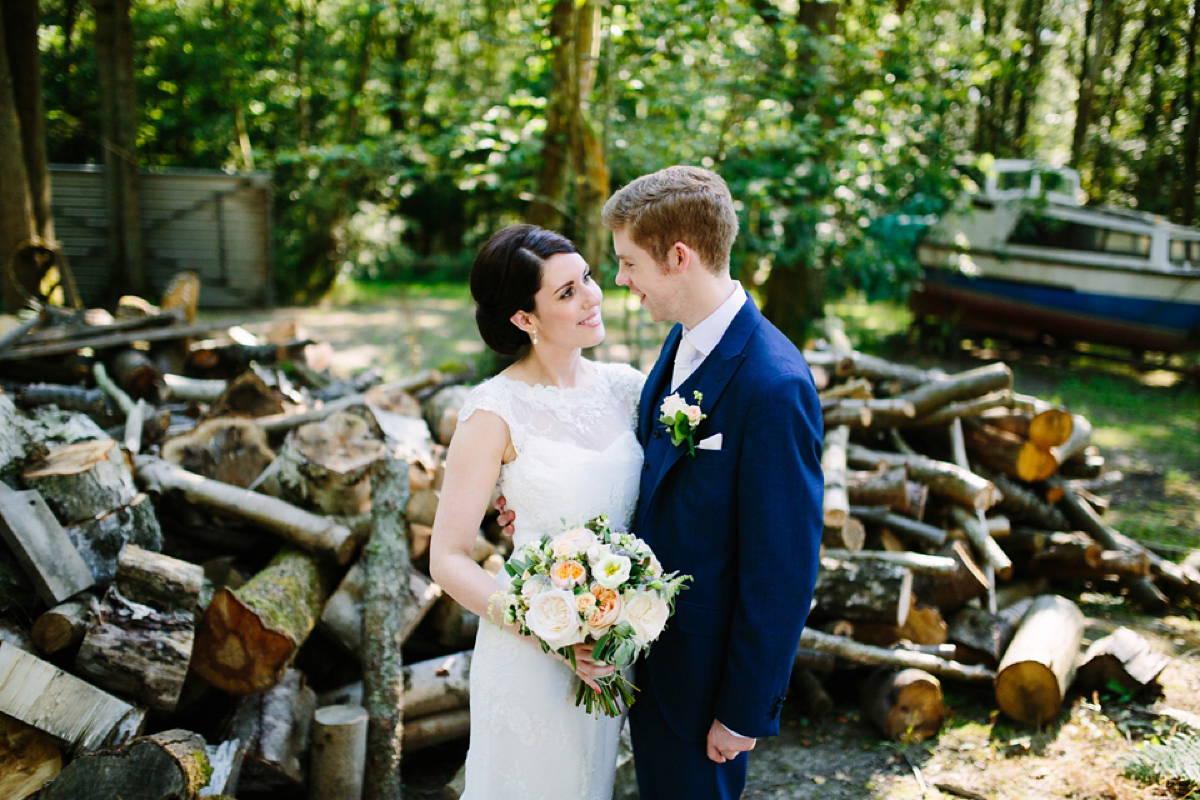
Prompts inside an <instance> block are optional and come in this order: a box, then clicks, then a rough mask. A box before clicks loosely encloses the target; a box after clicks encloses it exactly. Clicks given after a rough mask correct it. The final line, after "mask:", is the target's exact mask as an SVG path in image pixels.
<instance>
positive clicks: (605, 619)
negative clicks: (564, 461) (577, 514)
mask: <svg viewBox="0 0 1200 800" xmlns="http://www.w3.org/2000/svg"><path fill="white" fill-rule="evenodd" d="M505 569H506V570H507V572H508V575H509V583H508V587H507V589H506V590H505V591H503V592H501V593H499V596H498V598H497V602H499V603H501V604H502V605H503V612H504V621H505V622H506V623H507V624H510V625H511V624H515V625H518V626H519V627H520V630H521V633H523V634H530V635H532V636H533V637H534V638H535V639H536V640H537V641H538V643H539V644H541V646H542V649H543V650H545V651H546V652H550V651H551V650H553V651H555V652H557V653H559V654H560V655H562V656H563V657H564V658H566V659H567V660H568V661H570V663H571V666H572V667H575V651H574V649H572V647H571V645H573V644H579V643H584V644H593V650H592V655H593V658H595V660H596V661H599V662H603V663H605V664H611V665H612V666H613V667H615V668H616V669H615V671H614V672H613V673H612V674H611V675H608V676H605V677H603V678H598V679H597V680H596V682H597V683H598V684H599V685H600V691H599V692H593V691H592V690H591V689H590V688H589V687H588V686H587V685H586V684H584V683H583V682H580V684H579V690H578V691H577V692H576V695H575V705H583V706H584V708H586V709H587V710H588V711H589V712H591V713H593V714H595V713H597V712H598V711H602V712H604V713H605V714H607V715H608V716H611V717H615V716H618V715H619V714H620V713H621V709H622V706H624V707H625V708H628V707H629V706H630V705H632V704H633V699H634V698H633V692H634V691H635V690H636V687H635V686H633V685H632V684H631V683H629V681H628V680H626V679H625V678H624V676H622V675H621V670H622V669H624V668H626V667H628V666H630V665H631V664H633V662H634V660H636V659H637V657H638V655H639V654H640V653H641V652H642V651H644V650H646V649H647V648H648V647H649V646H650V643H651V642H653V641H654V640H655V639H657V638H658V635H659V634H660V633H662V631H663V628H665V627H666V624H667V619H668V618H669V617H670V616H671V612H672V611H673V610H674V607H675V595H677V594H678V593H679V592H680V590H681V589H683V588H685V587H684V585H683V584H684V583H686V582H687V581H689V580H691V576H690V575H679V574H678V573H674V572H673V573H670V574H667V575H664V574H663V570H662V565H661V564H659V563H658V559H657V558H655V557H654V553H652V552H650V548H649V546H647V544H646V543H645V542H643V541H642V540H641V539H639V538H638V537H636V536H634V535H633V534H632V533H629V532H628V531H626V530H623V529H621V528H618V527H614V526H611V525H609V521H608V517H606V516H603V515H601V516H599V517H596V518H595V519H593V520H591V521H589V522H587V523H586V524H584V526H583V527H580V528H572V529H570V530H567V531H563V532H562V533H559V534H557V535H555V536H549V535H547V536H543V537H542V538H541V539H540V540H538V541H535V542H529V543H526V544H524V545H522V546H521V547H519V548H517V550H516V552H514V553H513V555H512V558H510V559H509V561H508V563H507V564H506V565H505Z"/></svg>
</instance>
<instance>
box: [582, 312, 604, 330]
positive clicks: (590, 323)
mask: <svg viewBox="0 0 1200 800" xmlns="http://www.w3.org/2000/svg"><path fill="white" fill-rule="evenodd" d="M578 324H580V325H582V326H584V327H585V328H595V327H598V326H599V325H601V324H603V320H602V319H601V318H600V312H599V311H597V312H596V313H595V314H592V315H591V316H590V317H588V318H587V319H585V320H583V321H582V322H580V323H578Z"/></svg>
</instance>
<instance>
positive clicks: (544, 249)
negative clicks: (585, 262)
mask: <svg viewBox="0 0 1200 800" xmlns="http://www.w3.org/2000/svg"><path fill="white" fill-rule="evenodd" d="M576 252H578V251H577V250H576V249H575V245H573V244H571V240H570V239H568V238H567V237H565V236H563V235H562V234H558V233H555V232H554V231H548V230H546V229H545V228H539V227H538V226H536V225H510V226H508V227H507V228H502V229H501V230H498V231H496V232H495V233H493V234H492V236H491V238H490V239H488V240H487V243H485V244H484V245H483V247H482V248H480V250H479V254H478V255H476V256H475V263H474V264H473V265H472V266H471V296H472V297H473V298H474V299H475V324H476V325H477V326H478V327H479V335H480V336H481V337H483V342H484V344H486V345H487V346H488V347H490V348H492V349H493V350H495V351H496V352H497V353H499V354H500V355H503V356H511V355H515V354H517V353H519V352H521V350H522V349H523V348H525V347H527V346H528V345H529V334H527V333H526V332H525V331H523V330H521V329H520V328H518V327H517V326H516V325H514V324H513V323H512V315H513V314H515V313H517V312H518V311H533V310H534V301H533V296H534V295H535V294H537V291H538V289H540V288H541V286H542V264H543V263H545V261H546V259H548V258H550V256H553V255H556V254H558V253H576Z"/></svg>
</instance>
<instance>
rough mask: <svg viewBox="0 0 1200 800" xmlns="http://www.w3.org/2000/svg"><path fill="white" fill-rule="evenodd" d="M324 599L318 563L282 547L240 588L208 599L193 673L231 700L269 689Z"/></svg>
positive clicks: (223, 590) (305, 635)
mask: <svg viewBox="0 0 1200 800" xmlns="http://www.w3.org/2000/svg"><path fill="white" fill-rule="evenodd" d="M327 594H328V590H327V588H326V578H325V576H324V575H323V574H322V569H321V567H320V565H319V564H318V563H317V561H316V560H315V559H314V558H313V557H312V556H309V555H307V554H305V553H302V552H300V551H298V550H294V549H291V548H286V547H285V548H284V549H283V550H281V551H280V553H279V554H278V555H277V556H275V558H273V559H272V560H271V562H270V563H269V564H268V565H267V566H266V567H264V568H263V570H262V571H261V572H259V573H258V574H257V575H255V576H254V577H253V578H251V579H250V580H249V581H247V582H246V584H245V585H244V586H242V587H241V588H239V589H236V590H232V589H229V588H228V587H224V586H223V587H221V588H220V589H218V590H217V591H216V593H214V594H213V599H212V601H211V602H210V603H209V604H208V608H207V609H205V611H204V616H203V617H202V618H201V620H200V623H199V625H198V626H197V631H196V644H195V648H194V651H193V656H192V669H193V671H195V673H196V674H197V675H199V676H200V677H201V678H204V679H205V680H206V681H208V682H209V683H211V684H212V685H213V686H216V687H217V688H218V689H221V690H222V691H225V692H228V693H230V694H237V695H244V694H250V693H252V692H261V691H263V690H264V689H269V688H270V687H272V686H274V685H275V684H277V683H278V682H279V680H280V679H281V678H282V676H283V673H284V670H285V669H286V667H287V665H288V664H289V663H290V662H291V659H292V656H293V654H294V653H295V651H296V648H298V647H299V646H300V645H301V644H302V643H303V642H304V640H305V639H306V638H308V635H309V633H311V632H312V629H313V626H315V625H316V622H317V617H318V616H319V614H320V613H321V607H322V605H323V604H324V602H325V598H326V595H327Z"/></svg>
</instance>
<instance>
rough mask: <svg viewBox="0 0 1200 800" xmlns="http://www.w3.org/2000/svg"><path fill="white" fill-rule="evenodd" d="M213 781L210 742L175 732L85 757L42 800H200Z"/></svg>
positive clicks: (62, 773) (145, 737)
mask: <svg viewBox="0 0 1200 800" xmlns="http://www.w3.org/2000/svg"><path fill="white" fill-rule="evenodd" d="M208 777H209V771H208V756H207V753H206V752H205V746H204V737H202V736H200V735H199V734H196V733H192V732H191V731H185V730H169V731H163V732H162V733H156V734H153V735H152V736H140V737H138V738H137V739H134V740H133V741H131V742H129V743H128V744H125V745H122V746H120V747H113V748H108V749H104V750H97V751H96V752H93V753H87V754H84V755H82V756H80V757H79V758H77V759H75V760H74V761H72V762H71V763H70V764H69V765H67V767H66V768H65V769H64V770H63V771H62V772H60V773H59V775H58V777H57V778H55V779H54V782H53V783H51V784H50V785H49V786H47V787H46V789H45V790H44V791H43V792H42V794H41V795H40V796H41V798H42V800H111V798H118V797H121V798H135V797H136V798H139V799H140V798H145V800H175V798H192V797H196V796H197V794H198V793H199V791H200V790H201V789H202V788H204V786H205V785H206V784H207V783H208Z"/></svg>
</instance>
